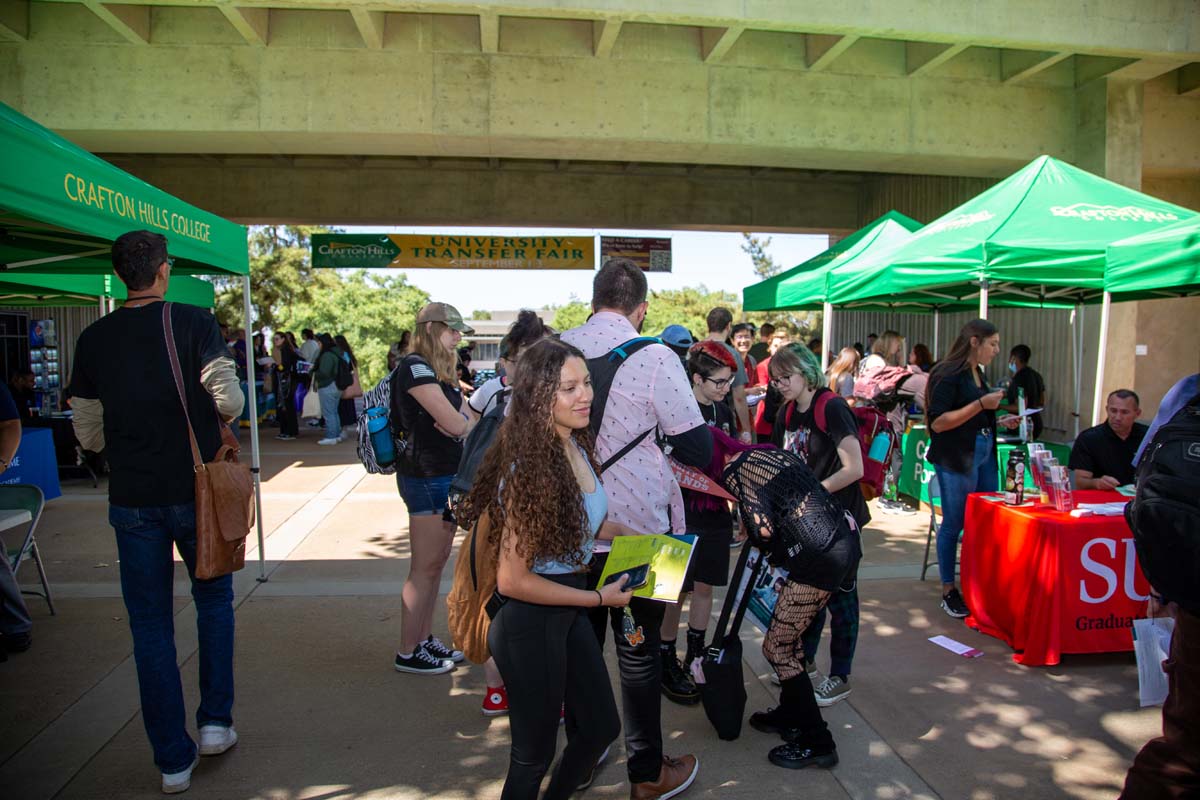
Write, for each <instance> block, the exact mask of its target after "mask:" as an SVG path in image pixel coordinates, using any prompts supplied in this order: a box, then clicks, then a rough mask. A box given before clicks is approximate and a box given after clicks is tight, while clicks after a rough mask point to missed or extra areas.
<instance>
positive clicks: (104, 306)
mask: <svg viewBox="0 0 1200 800" xmlns="http://www.w3.org/2000/svg"><path fill="white" fill-rule="evenodd" d="M107 313H108V298H107V297H105V296H104V295H100V316H102V317H103V316H104V315H105V314H107Z"/></svg>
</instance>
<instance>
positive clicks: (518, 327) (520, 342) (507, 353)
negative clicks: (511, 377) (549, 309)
mask: <svg viewBox="0 0 1200 800" xmlns="http://www.w3.org/2000/svg"><path fill="white" fill-rule="evenodd" d="M549 335H550V329H549V328H547V327H546V323H545V322H543V321H542V318H541V317H539V316H538V315H537V313H536V312H533V311H530V310H529V309H528V308H523V309H521V310H520V311H519V312H518V313H517V319H516V321H515V322H513V324H512V326H511V327H509V329H508V333H506V334H504V338H503V339H501V340H500V356H501V357H502V358H507V359H508V360H509V361H512V360H515V359H516V357H517V356H518V355H519V354H520V352H521V350H523V349H524V348H526V347H528V346H529V345H531V344H533V343H534V342H537V341H540V340H541V339H544V338H546V337H547V336H549Z"/></svg>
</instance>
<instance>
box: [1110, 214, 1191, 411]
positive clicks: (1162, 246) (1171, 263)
mask: <svg viewBox="0 0 1200 800" xmlns="http://www.w3.org/2000/svg"><path fill="white" fill-rule="evenodd" d="M1193 294H1200V216H1194V217H1192V218H1191V219H1185V220H1183V221H1182V222H1177V223H1175V224H1174V225H1169V226H1167V227H1165V228H1160V229H1159V230H1156V231H1150V232H1149V233H1143V234H1140V235H1138V236H1131V237H1129V238H1128V239H1122V240H1120V241H1118V242H1113V243H1112V244H1110V245H1109V246H1108V250H1107V251H1106V259H1105V264H1104V299H1103V305H1102V306H1101V308H1100V348H1099V353H1098V355H1097V358H1096V397H1095V407H1096V408H1099V406H1100V403H1101V401H1102V400H1103V399H1104V398H1103V397H1101V395H1102V394H1103V392H1104V388H1103V387H1104V349H1105V347H1106V346H1107V345H1108V316H1109V312H1110V307H1111V305H1112V302H1113V300H1116V301H1122V300H1154V299H1158V298H1163V297H1185V296H1187V295H1193ZM1094 416H1096V417H1098V414H1095V415H1094ZM1094 421H1095V422H1099V419H1098V418H1097V419H1095V420H1094Z"/></svg>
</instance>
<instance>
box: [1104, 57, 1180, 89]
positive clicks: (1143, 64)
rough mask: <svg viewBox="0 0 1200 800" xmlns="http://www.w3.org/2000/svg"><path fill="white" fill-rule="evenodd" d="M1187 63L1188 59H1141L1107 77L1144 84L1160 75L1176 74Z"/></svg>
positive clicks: (1117, 69)
mask: <svg viewBox="0 0 1200 800" xmlns="http://www.w3.org/2000/svg"><path fill="white" fill-rule="evenodd" d="M1187 63H1188V61H1187V60H1186V59H1184V60H1182V61H1181V60H1178V59H1170V60H1167V59H1157V58H1141V59H1137V60H1135V61H1131V62H1129V63H1127V64H1126V65H1125V66H1123V67H1117V68H1116V69H1114V70H1113V71H1112V72H1110V73H1108V75H1107V77H1109V78H1116V79H1117V80H1122V81H1135V82H1143V83H1144V82H1146V81H1152V80H1154V79H1155V78H1157V77H1159V76H1160V75H1166V74H1167V73H1168V72H1174V71H1175V70H1177V69H1179V68H1180V67H1184V66H1187Z"/></svg>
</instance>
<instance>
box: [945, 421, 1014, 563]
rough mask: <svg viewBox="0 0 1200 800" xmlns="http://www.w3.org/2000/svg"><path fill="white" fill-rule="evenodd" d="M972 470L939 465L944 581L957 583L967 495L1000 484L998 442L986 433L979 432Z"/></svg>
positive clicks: (988, 490) (992, 490)
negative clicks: (959, 539)
mask: <svg viewBox="0 0 1200 800" xmlns="http://www.w3.org/2000/svg"><path fill="white" fill-rule="evenodd" d="M971 463H972V466H971V471H970V472H967V473H962V472H955V471H954V470H951V469H946V468H945V467H942V466H940V465H939V466H938V468H937V472H936V473H935V474H936V476H937V482H938V491H939V492H940V494H941V499H942V524H941V525H939V526H938V532H937V557H938V575H939V576H940V577H941V579H942V583H954V572H955V565H956V563H957V561H958V537H959V534H961V533H962V529H963V520H964V518H965V517H966V515H967V495H969V494H971V493H972V492H994V491H996V489H998V488H999V486H1000V468H999V466H997V464H996V442H995V440H994V439H993V438H992V436H991V435H990V434H989V435H984V434H982V433H980V434H978V435H976V436H975V456H974V458H973V459H972V462H971Z"/></svg>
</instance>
